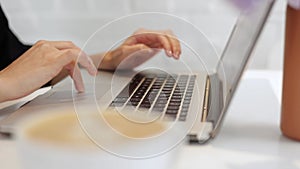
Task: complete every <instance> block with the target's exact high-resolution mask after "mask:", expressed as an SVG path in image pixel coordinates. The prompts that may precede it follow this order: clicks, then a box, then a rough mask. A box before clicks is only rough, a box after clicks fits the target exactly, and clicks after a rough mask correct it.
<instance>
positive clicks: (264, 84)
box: [0, 70, 300, 169]
mask: <svg viewBox="0 0 300 169" xmlns="http://www.w3.org/2000/svg"><path fill="white" fill-rule="evenodd" d="M281 81H282V72H281V71H259V70H251V71H246V72H245V74H244V75H243V78H242V81H241V84H240V85H239V87H238V89H237V92H236V95H235V97H234V99H233V100H232V104H231V105H230V108H229V111H228V112H227V115H226V119H225V121H224V124H223V127H222V129H221V132H220V134H219V135H218V136H217V137H216V138H215V139H214V140H213V141H212V142H210V143H209V144H206V145H201V146H199V145H185V146H184V147H183V149H182V151H181V153H180V155H179V160H178V163H177V165H176V166H177V167H176V168H178V169H196V168H206V169H207V168H211V169H214V168H218V169H227V168H230V169H238V168H243V169H245V168H246V169H247V168H259V169H260V168H262V169H265V168H273V169H276V168H278V169H282V168H285V169H296V168H300V142H296V141H293V140H289V139H287V138H285V137H284V136H282V135H281V132H280V129H279V120H280V101H281V86H282V84H281ZM0 168H1V169H2V168H3V169H19V168H20V166H19V164H18V158H17V150H16V147H15V141H14V140H12V139H7V138H5V137H1V136H0Z"/></svg>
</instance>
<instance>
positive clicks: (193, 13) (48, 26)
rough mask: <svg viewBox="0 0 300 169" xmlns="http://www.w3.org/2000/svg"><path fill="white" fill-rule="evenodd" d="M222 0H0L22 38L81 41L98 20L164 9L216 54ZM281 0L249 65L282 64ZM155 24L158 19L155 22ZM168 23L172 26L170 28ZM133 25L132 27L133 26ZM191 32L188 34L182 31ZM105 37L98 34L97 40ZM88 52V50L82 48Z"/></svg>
mask: <svg viewBox="0 0 300 169" xmlns="http://www.w3.org/2000/svg"><path fill="white" fill-rule="evenodd" d="M224 1H226V0H209V1H203V0H151V1H150V0H0V3H1V6H2V8H3V10H4V12H5V13H6V16H7V17H8V19H9V22H10V27H11V29H12V30H13V31H14V32H15V33H16V34H17V36H18V37H19V38H20V39H21V40H22V41H23V42H25V43H29V44H32V43H35V42H36V41H37V40H40V39H46V40H71V41H73V42H74V43H75V44H76V45H78V46H83V45H84V43H85V42H86V41H87V39H88V38H89V37H90V36H91V35H92V34H93V33H94V32H95V31H96V30H97V29H99V28H100V27H101V26H103V25H105V24H106V23H108V22H110V21H112V20H113V19H117V18H119V17H122V16H126V15H129V14H133V13H137V12H164V13H170V14H173V15H176V16H179V17H182V18H184V19H186V20H187V21H189V22H191V23H192V24H194V25H195V26H196V27H198V28H199V29H200V30H201V31H202V32H203V33H204V34H205V35H206V36H207V37H208V39H209V40H210V41H211V42H212V43H213V45H214V47H215V48H216V50H217V53H218V55H220V54H221V52H222V50H223V49H224V46H225V44H226V41H227V40H228V37H229V35H230V31H231V29H232V20H233V18H232V17H233V15H232V14H231V12H230V11H229V9H228V8H226V9H224V7H223V5H222V4H223V2H224ZM285 9H286V0H277V1H276V4H275V7H274V8H273V10H272V12H271V16H270V18H269V19H268V21H267V24H266V26H265V29H264V31H263V33H262V35H261V37H260V39H259V42H258V44H257V46H256V49H255V52H254V55H253V56H252V57H251V59H250V64H249V69H267V70H281V69H282V64H283V39H284V22H285V17H284V15H285ZM157 24H159V23H157ZM171 29H172V28H171ZM132 31H134V30H132ZM187 36H191V38H192V37H193V35H192V34H191V35H187ZM105 41H110V39H101V40H99V44H101V42H103V43H104V42H105ZM87 52H88V53H92V52H93V51H87Z"/></svg>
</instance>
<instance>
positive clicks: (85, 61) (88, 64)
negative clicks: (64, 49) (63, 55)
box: [78, 51, 98, 76]
mask: <svg viewBox="0 0 300 169" xmlns="http://www.w3.org/2000/svg"><path fill="white" fill-rule="evenodd" d="M78 63H79V64H80V65H81V66H82V67H84V68H85V69H86V70H87V71H88V73H89V74H90V75H92V76H95V75H97V73H98V70H97V68H96V67H95V65H94V63H93V61H92V59H91V58H90V57H89V56H87V54H85V53H84V52H83V51H81V53H80V54H79V58H78Z"/></svg>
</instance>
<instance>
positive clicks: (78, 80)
mask: <svg viewBox="0 0 300 169" xmlns="http://www.w3.org/2000/svg"><path fill="white" fill-rule="evenodd" d="M77 63H79V64H80V65H81V66H82V67H84V68H85V69H87V71H88V72H89V74H91V75H96V74H97V69H96V68H95V66H94V64H93V62H92V61H91V59H90V58H89V57H88V56H87V55H86V54H85V53H84V52H83V51H81V49H80V48H78V47H77V46H75V45H74V44H73V43H72V42H68V41H38V42H37V43H36V44H34V45H33V47H31V48H30V49H29V50H28V51H26V52H25V53H24V54H23V55H22V56H20V57H19V58H18V59H17V60H15V61H14V62H13V63H11V64H10V65H9V66H8V67H6V68H5V69H3V70H2V71H0V102H3V101H7V100H12V99H17V98H20V97H23V96H26V95H28V94H30V93H32V92H33V91H35V90H37V89H38V88H40V87H41V86H43V85H44V84H46V83H47V82H48V81H50V80H52V79H53V78H54V77H55V76H56V75H58V74H59V73H60V72H61V71H62V70H63V69H65V70H67V71H68V73H69V75H70V76H71V78H72V79H73V81H74V84H75V87H76V89H77V90H78V91H79V92H83V91H84V86H83V81H82V77H81V73H80V70H79V67H78V64H77Z"/></svg>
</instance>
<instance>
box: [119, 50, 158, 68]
mask: <svg viewBox="0 0 300 169" xmlns="http://www.w3.org/2000/svg"><path fill="white" fill-rule="evenodd" d="M130 47H131V46H130ZM157 52H158V50H155V49H154V50H153V49H151V48H148V49H147V50H132V51H131V53H130V54H128V55H127V56H126V58H124V59H123V60H122V61H121V62H120V64H119V65H118V69H133V68H135V67H137V66H139V65H141V64H143V63H144V62H146V61H147V60H149V59H150V58H152V57H153V56H154V55H155V54H156V53H157Z"/></svg>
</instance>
